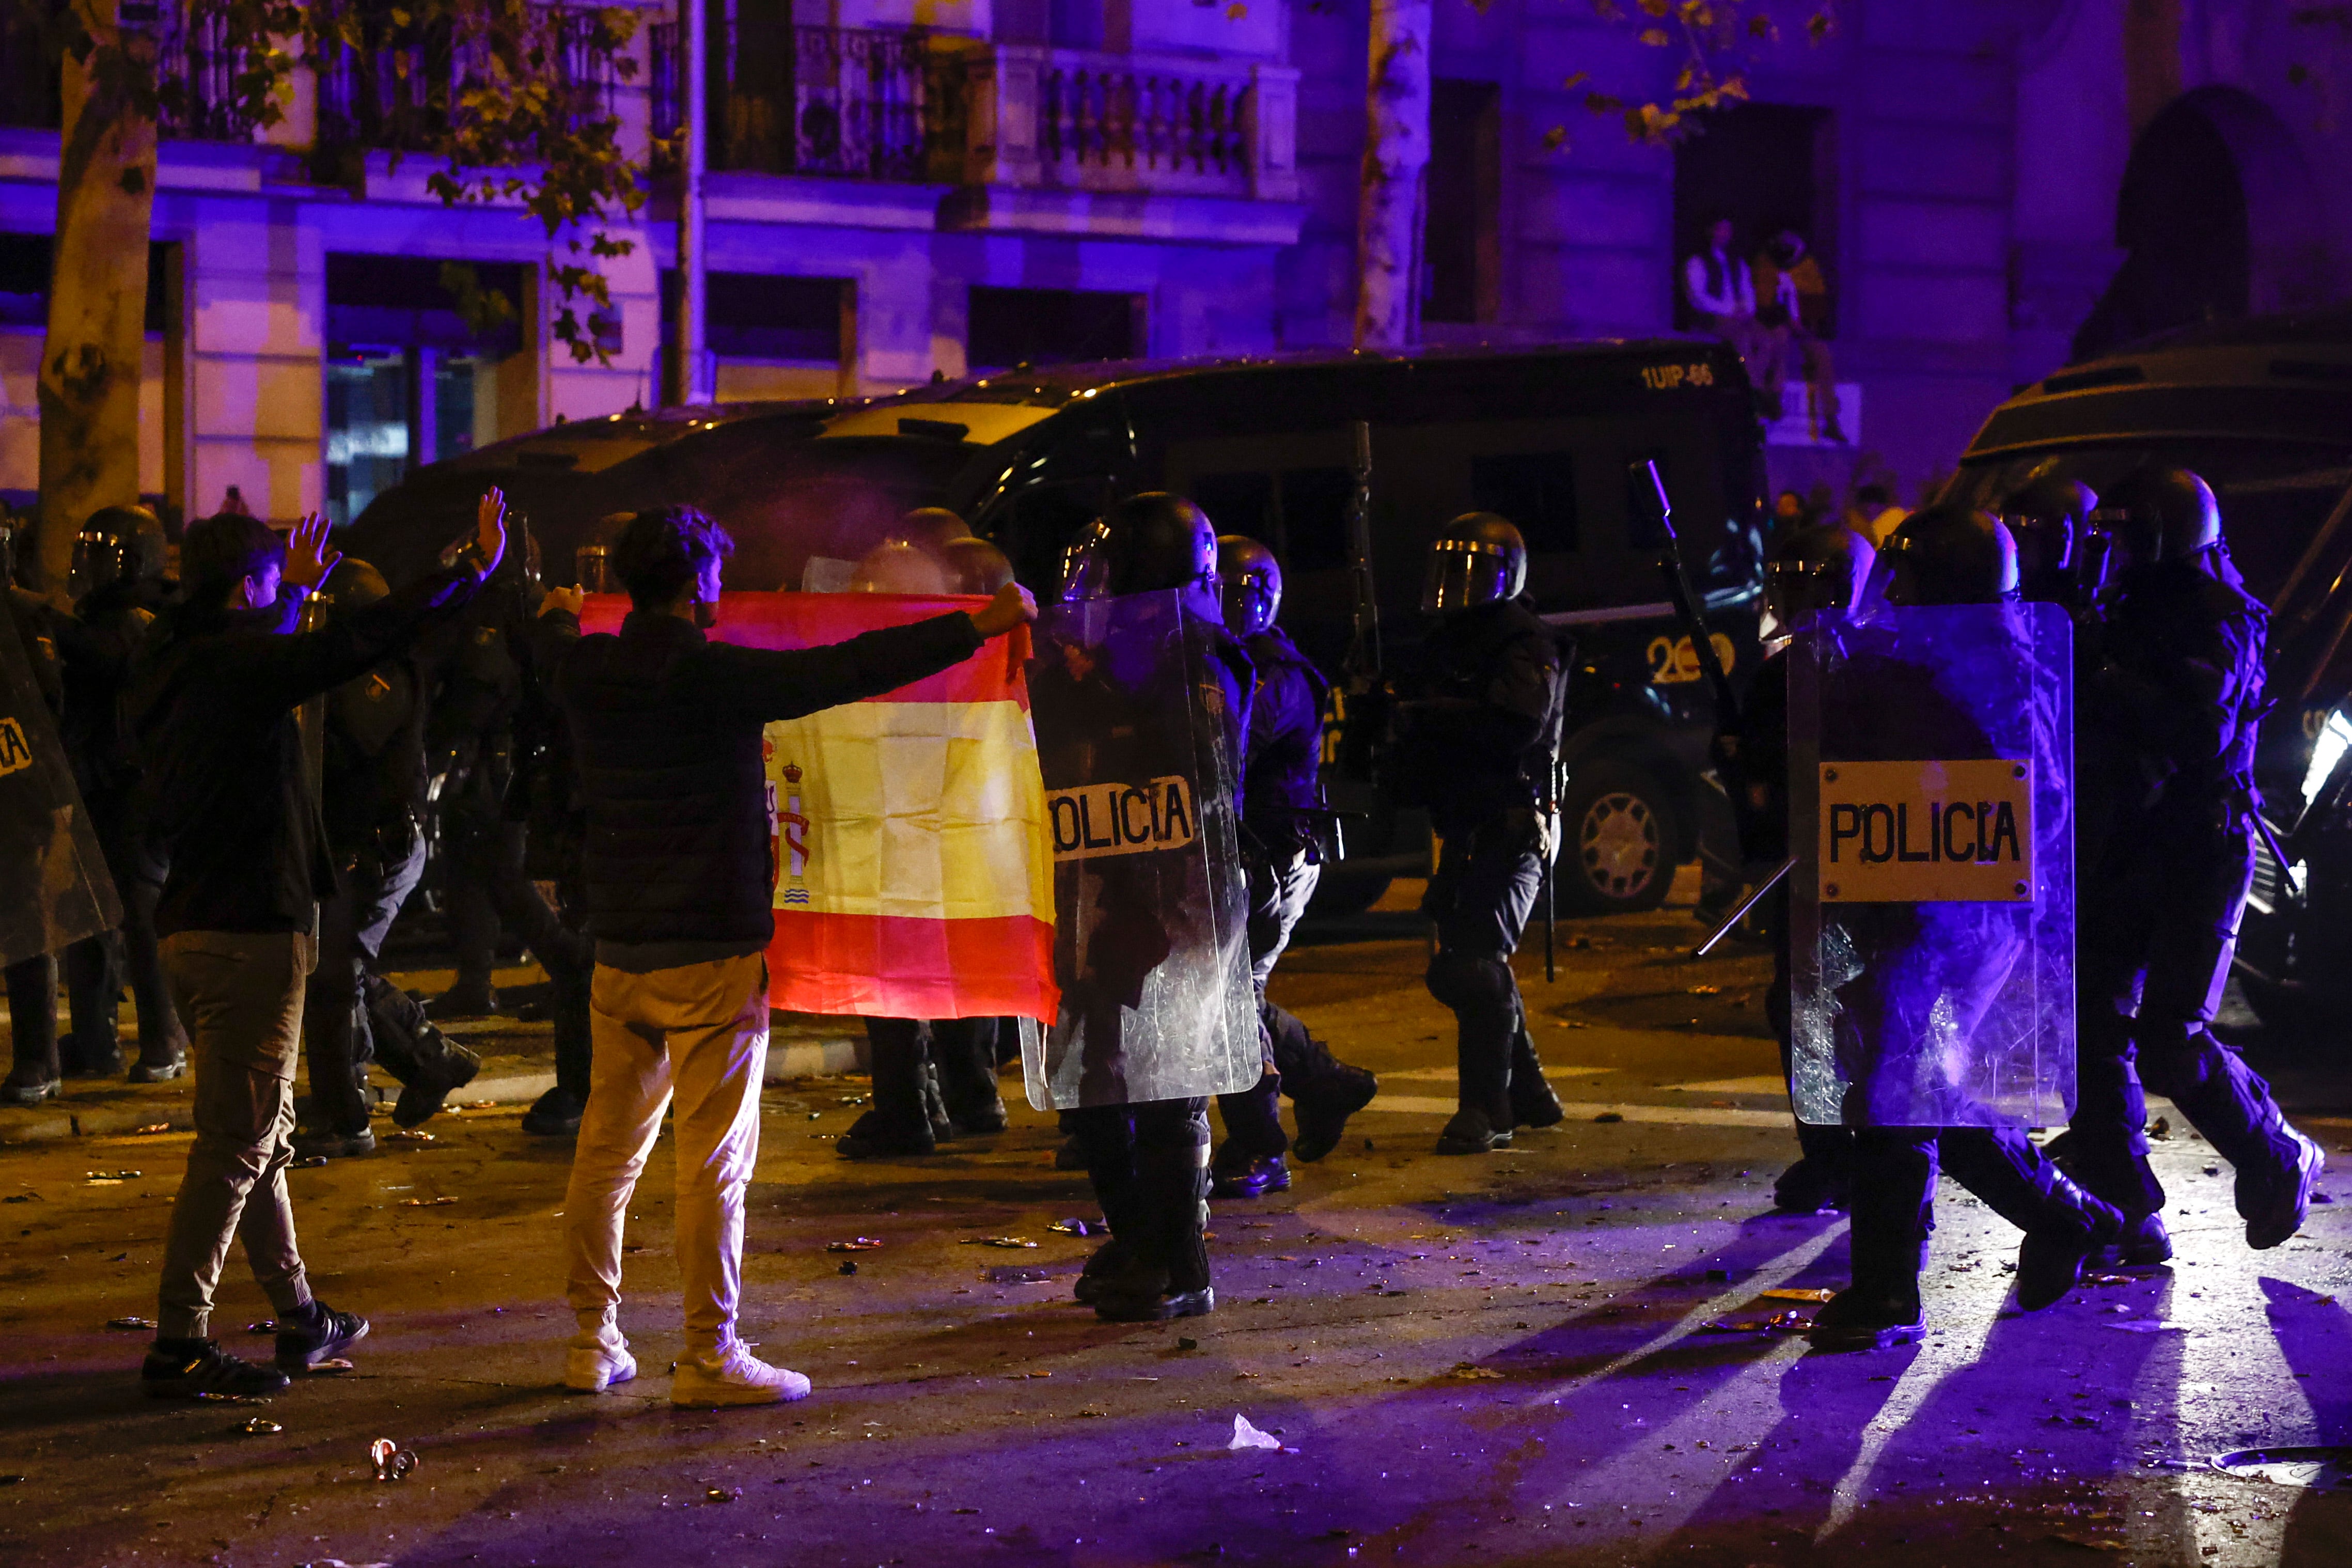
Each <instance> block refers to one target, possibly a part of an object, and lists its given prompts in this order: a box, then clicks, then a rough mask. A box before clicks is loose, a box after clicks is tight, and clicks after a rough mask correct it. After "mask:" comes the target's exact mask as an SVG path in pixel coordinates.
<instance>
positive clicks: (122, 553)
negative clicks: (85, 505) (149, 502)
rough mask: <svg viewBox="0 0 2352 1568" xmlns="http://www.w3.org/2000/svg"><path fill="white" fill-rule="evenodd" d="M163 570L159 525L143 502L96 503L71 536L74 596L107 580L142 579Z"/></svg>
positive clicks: (149, 578) (157, 575)
mask: <svg viewBox="0 0 2352 1568" xmlns="http://www.w3.org/2000/svg"><path fill="white" fill-rule="evenodd" d="M162 575H163V524H162V523H161V522H159V521H156V518H155V514H154V513H153V512H152V511H150V510H147V509H146V508H145V507H143V506H108V507H100V508H99V510H96V511H94V512H91V513H90V514H89V521H86V522H84V523H83V524H82V525H81V531H80V532H79V534H77V535H75V536H74V559H73V590H74V593H75V595H77V596H79V595H84V594H88V593H89V592H90V591H92V590H93V589H98V588H103V587H105V586H106V585H107V584H110V583H118V582H123V581H129V582H133V583H143V582H148V581H151V580H152V579H154V578H157V577H161V576H162Z"/></svg>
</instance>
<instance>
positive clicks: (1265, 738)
mask: <svg viewBox="0 0 2352 1568" xmlns="http://www.w3.org/2000/svg"><path fill="white" fill-rule="evenodd" d="M1242 647H1244V649H1245V650H1246V651H1247V652H1248V654H1249V656H1250V663H1251V664H1253V665H1255V667H1256V669H1257V689H1256V690H1255V691H1254V692H1252V693H1251V695H1250V710H1249V759H1248V763H1247V764H1246V766H1245V767H1244V770H1243V773H1242V820H1243V821H1244V823H1246V824H1247V825H1248V826H1249V830H1250V833H1251V835H1252V836H1253V837H1255V838H1256V839H1257V841H1258V843H1259V844H1260V845H1262V846H1264V847H1265V849H1266V851H1267V852H1268V853H1269V854H1272V855H1274V856H1276V858H1281V859H1288V858H1290V857H1291V856H1293V855H1296V854H1297V853H1298V852H1299V851H1300V850H1302V849H1305V848H1307V847H1308V846H1310V845H1312V844H1313V843H1314V842H1315V835H1316V830H1317V827H1318V813H1319V812H1320V811H1321V809H1322V806H1323V784H1322V767H1323V700H1324V698H1325V697H1326V696H1328V694H1329V691H1330V687H1329V684H1328V682H1326V681H1325V680H1324V679H1323V674H1322V672H1321V671H1320V670H1318V669H1317V668H1315V667H1314V666H1313V665H1312V664H1309V663H1308V662H1307V656H1306V655H1305V654H1302V653H1300V652H1299V651H1298V647H1297V644H1295V643H1293V642H1292V641H1291V640H1290V637H1289V635H1288V634H1287V633H1286V632H1285V631H1283V629H1282V628H1281V627H1280V626H1268V627H1267V628H1266V629H1265V630H1264V631H1262V632H1260V633H1258V634H1257V636H1255V637H1251V638H1249V639H1248V640H1247V641H1245V642H1244V643H1243V644H1242Z"/></svg>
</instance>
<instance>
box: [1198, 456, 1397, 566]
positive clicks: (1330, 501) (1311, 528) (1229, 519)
mask: <svg viewBox="0 0 2352 1568" xmlns="http://www.w3.org/2000/svg"><path fill="white" fill-rule="evenodd" d="M1355 492H1356V479H1355V476H1354V475H1353V474H1352V473H1350V472H1349V470H1348V469H1346V468H1339V467H1332V468H1288V469H1285V470H1283V471H1282V472H1279V473H1268V472H1266V471H1265V470H1264V469H1246V470H1244V471H1242V472H1240V473H1232V474H1202V475H1199V476H1197V477H1196V478H1194V479H1192V483H1191V484H1190V485H1189V486H1188V487H1186V493H1187V494H1189V495H1190V496H1191V497H1192V500H1195V501H1197V502H1198V503H1199V504H1200V508H1201V510H1202V511H1205V512H1207V513H1208V514H1209V521H1211V522H1213V523H1214V524H1216V527H1217V531H1218V532H1219V533H1246V534H1248V535H1249V536H1250V537H1251V538H1253V539H1255V540H1258V541H1260V542H1263V543H1265V545H1266V546H1267V547H1268V548H1269V549H1271V550H1272V551H1273V552H1275V554H1276V556H1277V557H1279V558H1280V560H1281V562H1282V566H1283V570H1284V571H1286V572H1293V573H1297V572H1317V571H1323V570H1326V569H1328V568H1331V567H1338V566H1345V565H1346V564H1347V563H1348V503H1349V500H1352V499H1353V498H1354V496H1355Z"/></svg>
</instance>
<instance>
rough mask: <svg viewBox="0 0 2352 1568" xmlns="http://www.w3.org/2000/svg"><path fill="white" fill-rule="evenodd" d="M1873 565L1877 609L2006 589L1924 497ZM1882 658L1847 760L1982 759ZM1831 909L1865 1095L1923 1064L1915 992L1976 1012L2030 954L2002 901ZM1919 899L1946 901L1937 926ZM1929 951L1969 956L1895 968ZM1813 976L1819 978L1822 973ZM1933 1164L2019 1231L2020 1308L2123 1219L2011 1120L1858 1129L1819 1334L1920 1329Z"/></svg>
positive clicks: (1875, 1338) (1945, 706)
mask: <svg viewBox="0 0 2352 1568" xmlns="http://www.w3.org/2000/svg"><path fill="white" fill-rule="evenodd" d="M1879 561H1880V566H1881V573H1880V576H1879V578H1878V581H1879V582H1881V583H1883V584H1884V587H1883V592H1884V594H1885V600H1886V603H1887V604H1888V605H1892V606H1895V607H1896V608H1897V609H1898V611H1899V610H1900V609H1901V608H1904V607H1908V606H1919V607H1934V606H1951V605H1994V604H1999V603H2000V602H2003V601H2006V600H2013V599H2014V598H2015V597H2016V595H2017V583H2018V569H2017V546H2016V542H2015V541H2014V540H2013V539H2012V538H2011V535H2010V533H2009V531H2007V530H2006V529H2004V528H2003V527H2002V526H2001V525H2000V523H1999V522H1997V521H1994V520H1993V519H1992V518H1991V517H1990V515H1988V514H1986V513H1984V512H1980V511H1976V510H1971V509H1969V508H1967V507H1964V506H1959V505H1957V504H1945V505H1937V506H1931V507H1928V508H1926V509H1925V510H1920V511H1916V512H1914V513H1913V514H1912V515H1911V516H1909V517H1908V518H1906V519H1905V520H1904V521H1903V523H1902V524H1901V526H1899V527H1898V528H1896V529H1895V532H1894V533H1893V534H1892V535H1890V536H1889V537H1888V539H1887V541H1886V542H1885V544H1884V545H1882V546H1881V547H1880V554H1879ZM1950 635H1951V636H1952V637H1955V638H1957V637H1960V636H1964V635H1968V634H1962V633H1955V634H1950ZM2023 656H2024V650H2023V649H2022V647H2021V646H2020V645H2018V644H2016V643H2015V642H2013V641H2011V642H2006V643H1996V642H1994V641H1993V640H1991V639H1990V638H1989V637H1985V636H1983V635H1980V634H1979V636H1978V639H1977V644H1976V645H1975V646H1972V647H1969V649H1968V657H1969V659H1971V660H1973V661H1975V665H1976V667H1977V672H1978V673H1982V672H1983V671H1984V670H1987V669H1991V670H1999V669H2002V668H2007V669H2009V670H2011V672H2014V669H2015V667H2016V665H2017V662H2018V660H2019V659H2021V658H2022V657H2023ZM1863 658H1864V654H1862V653H1858V652H1856V651H1855V650H1853V648H1849V649H1848V650H1847V658H1846V660H1845V664H1846V668H1847V669H1848V670H1850V671H1851V670H1857V669H1859V668H1861V667H1862V661H1863ZM1886 669H1887V672H1886V674H1885V677H1884V678H1883V679H1878V680H1873V679H1870V678H1869V677H1868V676H1866V675H1863V676H1858V677H1856V678H1853V679H1852V680H1851V682H1850V685H1849V686H1848V688H1847V690H1846V693H1845V696H1844V699H1843V700H1845V701H1846V702H1848V703H1850V704H1852V705H1853V707H1854V708H1855V709H1856V710H1858V716H1854V717H1855V721H1854V722H1853V724H1851V725H1849V726H1848V732H1849V734H1850V735H1853V736H1859V737H1864V738H1865V739H1866V741H1867V744H1865V745H1864V746H1863V747H1862V748H1861V751H1862V752H1863V753H1864V754H1863V755H1862V756H1861V757H1858V758H1857V760H1868V759H1870V758H1886V759H1893V758H1906V759H1908V758H1918V757H1967V756H1969V755H1971V754H1974V755H1990V754H1993V753H1992V752H1991V751H1990V737H1988V736H1987V735H1986V734H1985V733H1984V732H1983V731H1982V730H1981V729H1979V727H1978V725H1977V722H1976V721H1975V720H1974V719H1973V718H1972V717H1971V716H1970V713H1969V710H1968V709H1967V708H1966V707H1965V705H1963V704H1960V703H1958V702H1955V701H1953V700H1951V699H1950V697H1949V696H1948V693H1947V692H1946V691H1945V690H1944V689H1942V688H1941V687H1940V686H1939V684H1938V683H1937V678H1936V677H1935V676H1934V674H1933V673H1932V672H1930V671H1928V670H1927V669H1924V668H1922V667H1920V666H1918V665H1916V664H1908V663H1905V662H1902V661H1899V660H1889V661H1886ZM1955 679H1956V678H1955ZM2029 721H2033V720H2032V719H2029ZM2041 721H2042V722H2043V723H2045V724H2054V715H2042V716H2041ZM2044 739H2045V740H2046V741H2048V742H2049V743H2050V745H2051V746H2053V747H2054V746H2055V745H2056V744H2057V742H2058V737H2056V736H2054V735H2046V736H2045V737H2044ZM1792 830H1794V829H1793V825H1792ZM1804 830H1806V831H1810V830H1811V825H1810V824H1807V825H1805V827H1804ZM1843 907H1844V908H1845V909H1846V910H1848V911H1850V912H1849V913H1847V914H1846V915H1845V916H1843V928H1844V930H1843V941H1844V942H1845V944H1846V945H1847V946H1848V947H1850V948H1851V950H1852V951H1851V952H1850V953H1848V955H1847V957H1846V959H1845V960H1844V961H1843V963H1841V965H1840V966H1839V967H1840V969H1841V970H1842V971H1843V978H1841V979H1839V980H1838V981H1836V982H1835V984H1836V987H1837V995H1836V999H1835V1002H1834V1004H1833V1005H1834V1006H1835V1007H1836V1009H1837V1010H1838V1012H1839V1015H1840V1016H1841V1017H1842V1018H1843V1019H1844V1020H1845V1025H1844V1027H1843V1030H1842V1037H1841V1048H1842V1049H1843V1048H1852V1049H1853V1051H1854V1052H1855V1055H1856V1057H1857V1058H1859V1059H1860V1063H1861V1064H1869V1063H1876V1064H1880V1068H1879V1070H1877V1071H1871V1070H1870V1069H1869V1068H1868V1067H1867V1066H1866V1065H1863V1066H1860V1067H1859V1070H1861V1071H1862V1072H1863V1074H1864V1078H1865V1079H1871V1080H1872V1081H1856V1082H1855V1083H1854V1084H1853V1090H1854V1093H1855V1095H1857V1096H1859V1097H1861V1099H1862V1100H1864V1101H1866V1100H1870V1099H1873V1098H1874V1097H1875V1092H1876V1091H1877V1090H1879V1089H1882V1088H1884V1087H1885V1085H1886V1084H1894V1085H1896V1086H1898V1089H1899V1086H1900V1085H1901V1084H1902V1083H1904V1082H1905V1081H1906V1080H1907V1081H1913V1082H1916V1081H1918V1080H1919V1079H1921V1077H1922V1076H1923V1075H1922V1074H1921V1072H1920V1070H1919V1064H1918V1061H1917V1058H1918V1056H1919V1054H1920V1052H1921V1051H1922V1050H1924V1049H1927V1048H1928V1046H1929V1044H1930V1042H1929V1041H1928V1040H1927V1039H1924V1038H1920V1037H1914V1036H1913V1035H1912V1034H1911V1033H1909V1032H1908V1030H1907V1029H1906V1026H1907V1025H1909V1024H1911V1023H1913V1022H1915V1021H1916V1020H1915V1017H1914V1015H1915V1014H1916V1009H1917V1007H1918V1006H1919V1005H1921V1003H1922V1001H1923V1000H1928V999H1933V998H1935V997H1936V996H1937V994H1941V995H1942V997H1943V998H1944V1000H1945V1002H1947V1003H1949V1004H1951V1005H1957V1006H1958V1009H1959V1010H1960V1011H1961V1012H1963V1013H1967V1012H1968V1011H1969V1006H1970V1005H1971V1004H1972V1003H1973V1004H1976V1005H1979V1006H1980V1005H1982V1004H1983V1003H1984V1002H1985V1001H1987V1000H1989V993H1990V991H1991V990H1994V989H1997V988H1998V987H1999V986H2000V985H2001V984H2004V983H2005V981H2006V979H2007V976H2008V974H2009V973H2010V972H2011V968H2012V967H2013V965H2014V964H2016V963H2020V962H2030V961H2031V959H2030V955H2025V954H2021V952H2019V951H2018V942H2019V938H2018V935H2017V931H2016V929H2015V926H2014V923H2013V921H2011V919H2010V911H2008V910H1990V912H1986V911H1987V910H1989V909H1990V907H1989V906H1979V905H1972V904H1965V903H1960V904H1919V905H1907V904H1854V905H1848V906H1843ZM1929 910H1936V911H1940V912H1941V913H1940V914H1939V918H1938V919H1937V923H1936V924H1934V925H1932V926H1931V925H1930V924H1929V923H1928V919H1929V917H1928V914H1927V911H1929ZM1934 948H1940V949H1942V950H1944V952H1947V953H1957V954H1961V955H1963V957H1962V959H1961V961H1960V962H1958V963H1949V962H1947V963H1940V964H1935V963H1931V964H1929V965H1927V968H1928V969H1930V970H1933V971H1934V972H1935V973H1933V974H1932V976H1928V977H1926V978H1922V977H1921V976H1919V975H1918V974H1916V973H1914V972H1913V968H1906V963H1905V960H1906V958H1907V957H1910V956H1913V955H1915V954H1917V953H1921V952H1926V951H1927V950H1929V949H1934ZM1913 967H1914V968H1916V966H1913ZM1824 984H1831V982H1830V980H1829V977H1828V976H1827V975H1825V976H1824ZM1846 1036H1851V1037H1852V1038H1851V1039H1847V1038H1845V1037H1846ZM1926 1076H1928V1077H1932V1076H1934V1075H1932V1074H1929V1075H1926ZM1890 1098H1895V1099H1899V1098H1901V1096H1900V1094H1899V1092H1897V1093H1896V1094H1895V1095H1893V1096H1890ZM1850 1103H1851V1100H1850ZM1856 1120H1857V1121H1858V1120H1859V1118H1856ZM1939 1165H1940V1167H1941V1168H1942V1170H1943V1171H1944V1173H1946V1174H1948V1175H1949V1176H1951V1177H1952V1179H1953V1180H1955V1181H1957V1182H1958V1183H1959V1184H1961V1185H1962V1186H1963V1187H1965V1188H1967V1189H1968V1190H1969V1192H1971V1193H1973V1194H1976V1195H1977V1196H1978V1197H1979V1199H1981V1200H1982V1201H1983V1202H1984V1204H1985V1205H1986V1206H1987V1207H1989V1208H1990V1209H1991V1210H1993V1212H1994V1213H1996V1214H1998V1215H2000V1216H2001V1217H2002V1218H2004V1219H2006V1220H2008V1221H2009V1222H2010V1223H2011V1224H2012V1225H2014V1226H2017V1227H2018V1228H2019V1229H2020V1230H2022V1231H2023V1232H2024V1233H2025V1239H2024V1241H2023V1244H2022V1245H2021V1247H2020V1248H2019V1252H2018V1264H2017V1301H2018V1305H2019V1307H2021V1309H2022V1310H2026V1311H2035V1310H2040V1309H2041V1308H2042V1307H2046V1306H2048V1305H2050V1304H2051V1303H2052V1302H2053V1301H2056V1300H2059V1299H2060V1298H2062V1297H2063V1296H2064V1295H2065V1294H2066V1293H2067V1292H2068V1291H2069V1290H2071V1289H2074V1286H2075V1285H2076V1284H2077V1283H2079V1282H2080V1280H2081V1279H2082V1271H2083V1266H2084V1262H2085V1260H2086V1259H2088V1258H2090V1257H2091V1256H2092V1255H2093V1254H2094V1253H2095V1251H2096V1250H2097V1249H2098V1248H2099V1247H2102V1246H2104V1245H2106V1244H2108V1243H2110V1242H2112V1241H2113V1240H2114V1239H2115V1237H2116V1235H2117V1234H2118V1232H2119V1230H2120V1228H2121V1225H2122V1216H2121V1215H2119V1214H2118V1213H2117V1212H2116V1210H2115V1209H2114V1208H2113V1207H2112V1206H2110V1205H2107V1204H2105V1203H2103V1202H2101V1201H2100V1200H2099V1199H2098V1198H2097V1197H2096V1196H2094V1195H2093V1194H2089V1193H2086V1192H2084V1190H2083V1189H2082V1188H2081V1187H2079V1186H2078V1185H2077V1184H2075V1183H2074V1181H2073V1180H2071V1179H2070V1178H2069V1177H2068V1176H2067V1175H2066V1174H2065V1173H2063V1171H2061V1170H2060V1169H2059V1167H2058V1165H2057V1163H2055V1162H2054V1161H2052V1160H2050V1159H2048V1158H2046V1157H2045V1156H2044V1155H2043V1153H2042V1151H2040V1150H2038V1149H2036V1148H2035V1147H2034V1145H2033V1142H2032V1140H2031V1139H2029V1138H2028V1137H2027V1136H2026V1133H2025V1129H2024V1128H2022V1127H2021V1126H2018V1125H2017V1124H2015V1123H2014V1122H1996V1123H1994V1124H1991V1125H1970V1126H1958V1127H1943V1128H1937V1127H1932V1126H1912V1125H1858V1126H1857V1127H1856V1129H1855V1131H1854V1134H1853V1184H1852V1191H1851V1199H1850V1201H1851V1205H1852V1213H1853V1281H1852V1283H1851V1284H1850V1285H1849V1286H1848V1287H1847V1288H1846V1289H1843V1290H1842V1291H1840V1292H1839V1293H1838V1294H1837V1295H1836V1296H1835V1297H1833V1298H1832V1300H1830V1301H1829V1302H1828V1303H1827V1304H1826V1305H1824V1306H1823V1307H1822V1310H1821V1311H1820V1313H1819V1314H1817V1315H1816V1317H1815V1319H1814V1326H1813V1340H1814V1342H1815V1343H1816V1344H1819V1345H1822V1346H1823V1347H1824V1348H1829V1349H1848V1350H1850V1349H1859V1348H1866V1347H1883V1346H1886V1345H1891V1344H1896V1343H1903V1342H1909V1341H1913V1340H1916V1339H1917V1338H1918V1337H1919V1336H1920V1333H1921V1331H1922V1323H1921V1312H1920V1300H1919V1270H1920V1267H1921V1265H1922V1263H1923V1261H1924V1259H1925V1257H1926V1252H1927V1237H1928V1234H1929V1232H1930V1231H1932V1230H1933V1229H1934V1228H1935V1188H1936V1175H1937V1168H1938V1166H1939Z"/></svg>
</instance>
